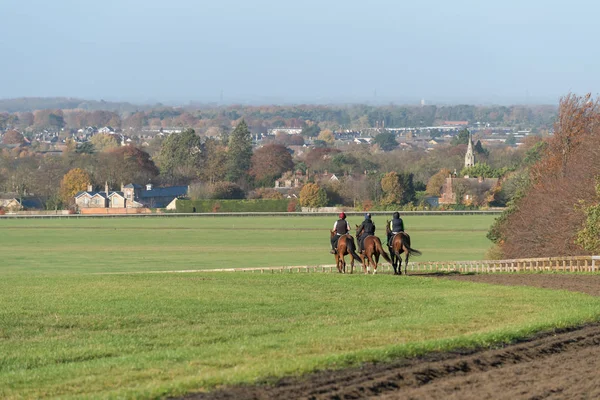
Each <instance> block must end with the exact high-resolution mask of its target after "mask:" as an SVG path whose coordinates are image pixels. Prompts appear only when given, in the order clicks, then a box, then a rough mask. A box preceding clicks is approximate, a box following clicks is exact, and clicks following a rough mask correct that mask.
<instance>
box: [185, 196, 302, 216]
mask: <svg viewBox="0 0 600 400" xmlns="http://www.w3.org/2000/svg"><path fill="white" fill-rule="evenodd" d="M290 201H293V200H289V199H279V200H271V199H261V200H177V202H176V207H177V212H181V213H193V212H197V213H210V212H261V211H262V212H287V211H288V204H289V202H290ZM194 208H195V209H194Z"/></svg>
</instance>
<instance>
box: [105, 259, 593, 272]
mask: <svg viewBox="0 0 600 400" xmlns="http://www.w3.org/2000/svg"><path fill="white" fill-rule="evenodd" d="M403 269H404V268H403ZM599 269H600V256H569V257H544V258H522V259H512V260H479V261H424V262H412V261H411V262H409V263H408V268H407V272H409V273H412V272H429V273H435V272H440V273H451V272H458V273H463V274H469V273H476V274H481V273H488V274H489V273H519V272H597V271H598V270H599ZM354 270H355V271H356V272H362V266H361V264H360V263H358V262H357V263H355V265H354ZM392 271H393V268H392V266H391V265H390V264H388V263H381V264H380V265H379V266H378V267H377V272H382V273H391V272H392ZM197 272H250V273H262V274H264V273H272V274H273V273H334V272H335V273H337V267H336V266H335V264H324V265H293V266H276V267H252V268H213V269H186V270H173V271H132V272H98V273H95V274H94V275H135V274H180V273H197ZM346 272H350V263H349V262H348V263H347V266H346Z"/></svg>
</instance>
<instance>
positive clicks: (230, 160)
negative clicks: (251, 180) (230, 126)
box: [227, 120, 252, 182]
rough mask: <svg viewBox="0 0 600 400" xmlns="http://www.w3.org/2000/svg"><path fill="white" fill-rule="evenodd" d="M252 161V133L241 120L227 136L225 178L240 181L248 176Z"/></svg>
mask: <svg viewBox="0 0 600 400" xmlns="http://www.w3.org/2000/svg"><path fill="white" fill-rule="evenodd" d="M251 163H252V135H251V134H250V130H249V129H248V125H247V124H246V121H244V120H242V122H240V123H239V124H238V126H236V127H235V129H234V130H233V132H231V135H230V136H229V149H228V150H227V180H228V181H230V182H241V181H243V180H244V179H245V178H247V177H248V171H249V170H250V166H251Z"/></svg>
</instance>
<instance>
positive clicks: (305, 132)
mask: <svg viewBox="0 0 600 400" xmlns="http://www.w3.org/2000/svg"><path fill="white" fill-rule="evenodd" d="M319 133H321V128H319V125H317V124H312V125H305V126H304V128H302V131H301V132H300V135H302V136H304V137H317V136H319Z"/></svg>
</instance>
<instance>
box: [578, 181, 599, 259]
mask: <svg viewBox="0 0 600 400" xmlns="http://www.w3.org/2000/svg"><path fill="white" fill-rule="evenodd" d="M595 190H596V199H594V200H595V201H594V202H593V203H591V204H585V203H584V202H580V204H579V208H580V210H581V212H582V213H583V214H584V215H585V221H584V223H583V224H582V228H581V229H580V230H579V231H578V232H577V238H576V240H575V243H576V244H578V245H579V246H581V247H582V248H583V249H584V250H586V251H588V252H590V253H592V254H598V252H599V251H600V182H598V180H596V186H595Z"/></svg>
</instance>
